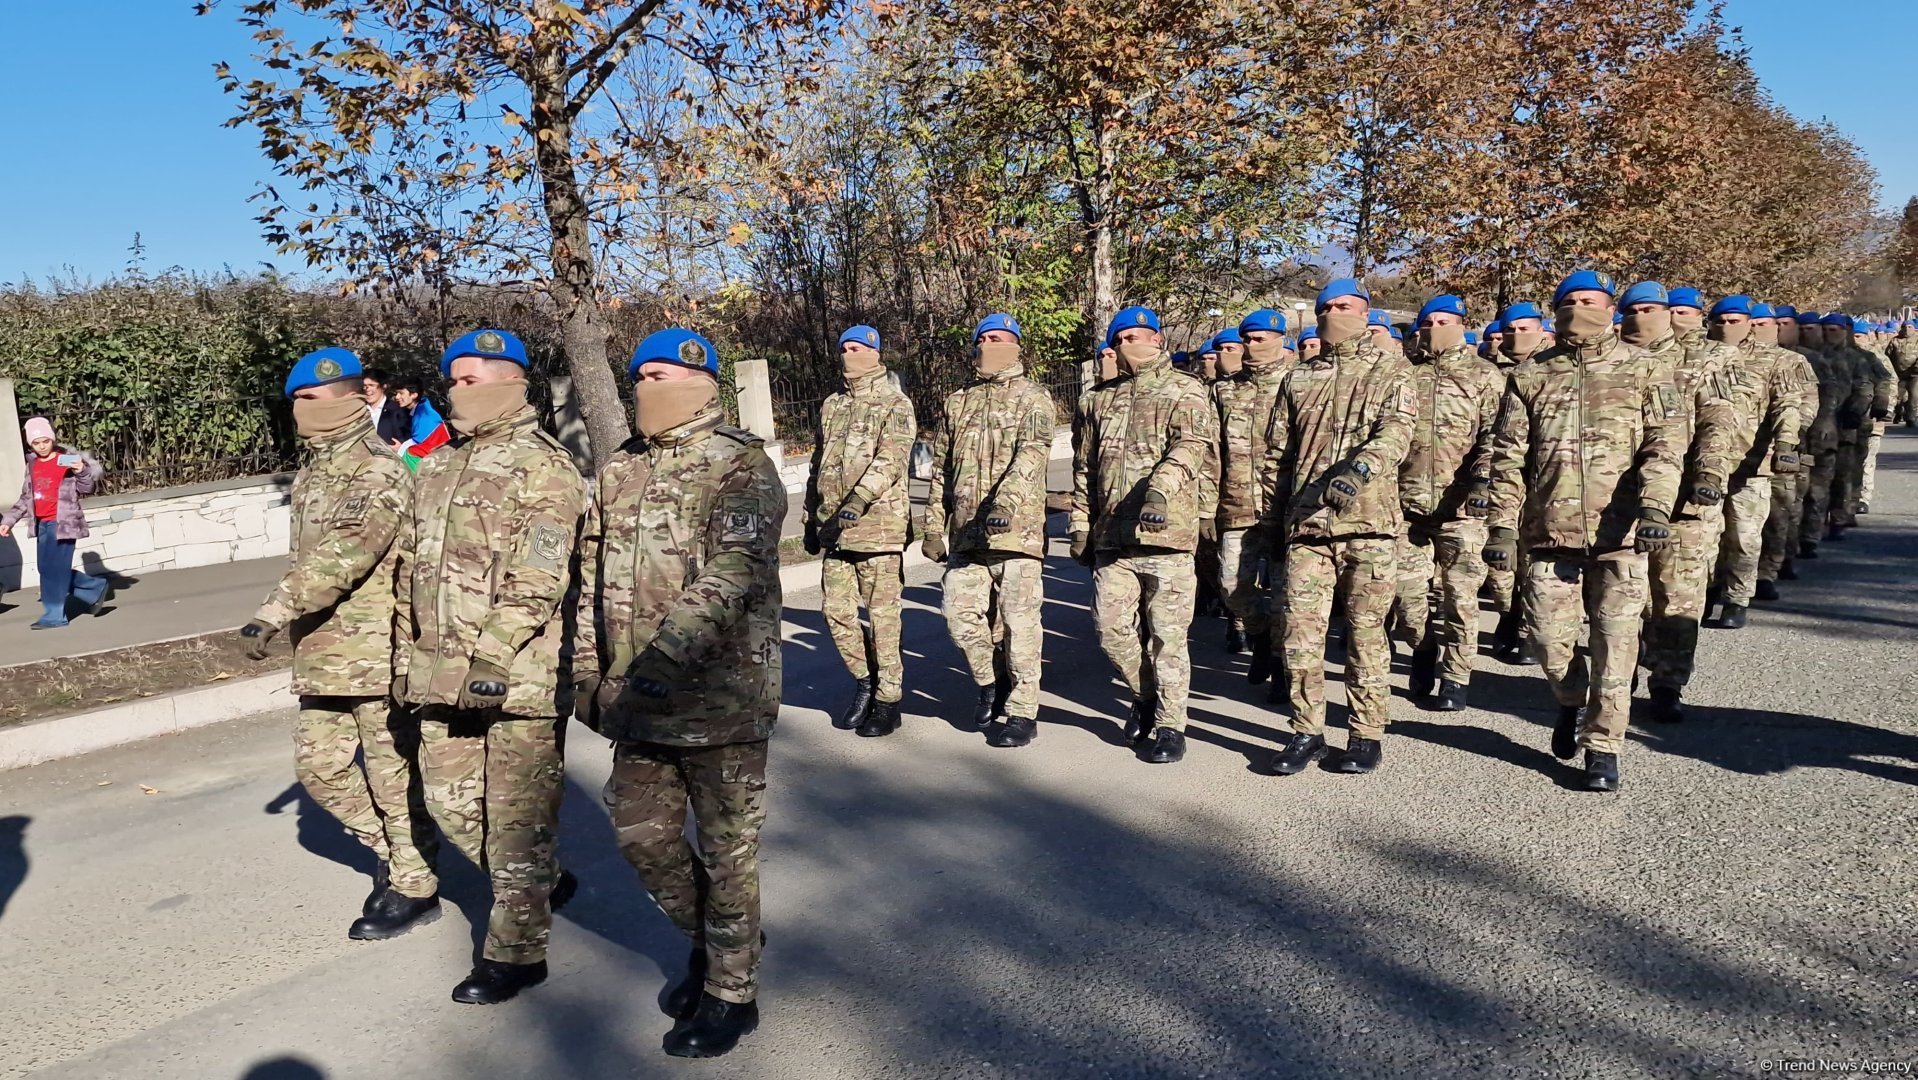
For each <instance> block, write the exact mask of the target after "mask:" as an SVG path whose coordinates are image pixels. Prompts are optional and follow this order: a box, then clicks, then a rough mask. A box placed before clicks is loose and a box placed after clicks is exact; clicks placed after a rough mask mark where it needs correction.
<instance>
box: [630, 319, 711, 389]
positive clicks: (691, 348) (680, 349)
mask: <svg viewBox="0 0 1918 1080" xmlns="http://www.w3.org/2000/svg"><path fill="white" fill-rule="evenodd" d="M651 363H660V364H679V365H681V366H683V367H690V368H698V369H699V370H701V371H703V372H705V373H706V374H708V375H711V376H712V377H713V378H715V379H717V378H719V350H718V349H715V348H713V343H712V342H710V341H707V340H706V339H705V338H703V337H700V336H699V335H698V334H695V333H693V332H692V331H691V330H679V329H673V330H655V331H653V332H652V333H650V334H648V335H646V340H645V341H642V342H640V343H639V348H637V349H634V350H633V358H632V359H631V360H629V361H627V362H626V374H628V375H637V374H638V373H639V365H641V364H651Z"/></svg>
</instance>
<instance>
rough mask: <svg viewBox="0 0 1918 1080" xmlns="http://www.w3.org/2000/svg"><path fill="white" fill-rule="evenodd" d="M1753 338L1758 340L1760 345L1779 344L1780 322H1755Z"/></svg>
mask: <svg viewBox="0 0 1918 1080" xmlns="http://www.w3.org/2000/svg"><path fill="white" fill-rule="evenodd" d="M1752 340H1753V341H1756V342H1758V343H1759V344H1760V345H1776V344H1778V324H1777V323H1770V324H1768V325H1765V326H1759V325H1757V324H1753V326H1752Z"/></svg>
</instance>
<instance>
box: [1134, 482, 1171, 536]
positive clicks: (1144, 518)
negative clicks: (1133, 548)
mask: <svg viewBox="0 0 1918 1080" xmlns="http://www.w3.org/2000/svg"><path fill="white" fill-rule="evenodd" d="M1165 513H1166V501H1165V496H1164V495H1161V494H1159V493H1158V492H1156V491H1154V490H1152V489H1151V488H1147V489H1146V492H1145V505H1144V506H1142V507H1140V509H1139V528H1141V529H1144V530H1145V531H1146V532H1158V531H1159V530H1160V529H1163V528H1165V522H1166V517H1165Z"/></svg>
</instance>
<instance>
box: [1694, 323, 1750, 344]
mask: <svg viewBox="0 0 1918 1080" xmlns="http://www.w3.org/2000/svg"><path fill="white" fill-rule="evenodd" d="M1751 332H1752V326H1751V324H1750V323H1713V324H1712V328H1711V329H1710V330H1707V331H1705V336H1706V337H1708V338H1711V339H1712V340H1713V341H1722V342H1724V343H1725V344H1727V345H1742V344H1744V342H1745V339H1746V338H1747V337H1750V336H1751Z"/></svg>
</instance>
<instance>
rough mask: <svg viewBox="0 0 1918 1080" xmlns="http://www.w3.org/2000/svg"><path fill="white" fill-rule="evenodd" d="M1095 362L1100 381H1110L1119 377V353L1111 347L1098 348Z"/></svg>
mask: <svg viewBox="0 0 1918 1080" xmlns="http://www.w3.org/2000/svg"><path fill="white" fill-rule="evenodd" d="M1096 362H1097V364H1098V367H1099V381H1100V382H1102V383H1103V382H1111V381H1112V380H1114V379H1116V378H1118V377H1119V354H1118V353H1116V352H1114V351H1113V350H1111V349H1100V350H1099V359H1098V360H1097V361H1096Z"/></svg>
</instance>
